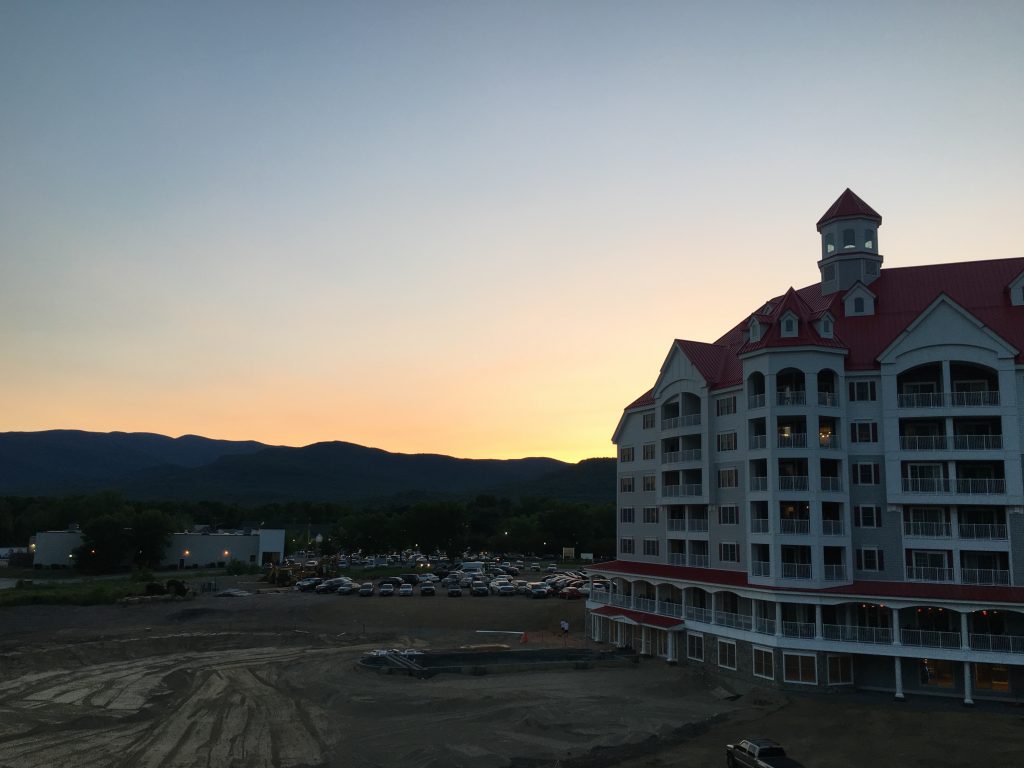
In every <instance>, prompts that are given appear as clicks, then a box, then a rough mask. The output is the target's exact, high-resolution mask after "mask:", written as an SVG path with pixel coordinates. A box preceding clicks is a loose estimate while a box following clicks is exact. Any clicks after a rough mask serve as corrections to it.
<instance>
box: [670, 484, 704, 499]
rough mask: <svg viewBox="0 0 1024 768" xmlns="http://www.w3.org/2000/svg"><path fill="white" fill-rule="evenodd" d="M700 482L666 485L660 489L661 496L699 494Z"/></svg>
mask: <svg viewBox="0 0 1024 768" xmlns="http://www.w3.org/2000/svg"><path fill="white" fill-rule="evenodd" d="M702 488H703V486H702V485H701V483H684V484H682V485H666V486H664V487H663V488H662V489H661V495H662V496H700V494H701V489H702Z"/></svg>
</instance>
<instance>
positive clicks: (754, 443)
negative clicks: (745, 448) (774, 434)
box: [749, 435, 768, 451]
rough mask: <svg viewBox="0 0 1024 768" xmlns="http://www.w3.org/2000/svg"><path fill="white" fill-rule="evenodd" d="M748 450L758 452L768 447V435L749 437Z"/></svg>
mask: <svg viewBox="0 0 1024 768" xmlns="http://www.w3.org/2000/svg"><path fill="white" fill-rule="evenodd" d="M749 444H750V450H752V451H759V450H761V449H762V448H766V447H768V435H751V436H750V443H749Z"/></svg>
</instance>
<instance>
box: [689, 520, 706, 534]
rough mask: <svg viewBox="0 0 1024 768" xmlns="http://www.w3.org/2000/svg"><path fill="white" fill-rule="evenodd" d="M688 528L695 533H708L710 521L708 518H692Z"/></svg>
mask: <svg viewBox="0 0 1024 768" xmlns="http://www.w3.org/2000/svg"><path fill="white" fill-rule="evenodd" d="M687 527H688V528H689V529H690V530H691V531H693V532H694V533H707V531H708V519H707V518H706V517H691V518H690V522H689V524H688V526H687Z"/></svg>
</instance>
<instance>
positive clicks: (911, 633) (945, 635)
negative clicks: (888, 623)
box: [900, 629, 960, 648]
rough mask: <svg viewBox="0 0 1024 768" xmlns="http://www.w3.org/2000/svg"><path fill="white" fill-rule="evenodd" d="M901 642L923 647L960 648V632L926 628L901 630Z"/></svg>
mask: <svg viewBox="0 0 1024 768" xmlns="http://www.w3.org/2000/svg"><path fill="white" fill-rule="evenodd" d="M900 642H902V643H903V644H904V645H914V646H918V647H921V648H959V647H960V633H959V632H933V631H930V630H924V629H903V630H900Z"/></svg>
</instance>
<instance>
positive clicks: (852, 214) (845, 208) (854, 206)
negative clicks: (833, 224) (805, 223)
mask: <svg viewBox="0 0 1024 768" xmlns="http://www.w3.org/2000/svg"><path fill="white" fill-rule="evenodd" d="M849 218H859V219H872V220H873V221H874V222H875V223H876V224H881V223H882V217H881V215H880V214H879V213H878V212H877V211H876V210H875V209H874V208H872V207H871V206H870V205H868V204H867V203H865V202H864V201H863V200H861V199H860V198H859V197H857V196H856V195H855V194H853V191H852V190H851V189H850V188H849V187H847V188H846V190H845V191H844V192H843V194H841V195H840V196H839V197H838V198H837V199H836V201H835V202H834V203H832V206H831V207H830V208H829V209H828V210H827V211H825V215H824V216H822V217H821V218H820V219H818V224H817V227H818V231H819V232H821V228H822V226H823V225H825V224H828V223H829V222H830V221H835V220H836V219H849Z"/></svg>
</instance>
